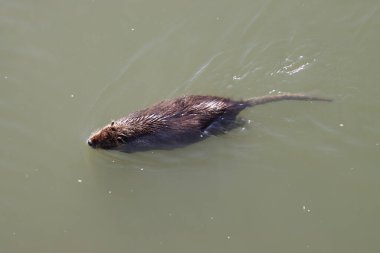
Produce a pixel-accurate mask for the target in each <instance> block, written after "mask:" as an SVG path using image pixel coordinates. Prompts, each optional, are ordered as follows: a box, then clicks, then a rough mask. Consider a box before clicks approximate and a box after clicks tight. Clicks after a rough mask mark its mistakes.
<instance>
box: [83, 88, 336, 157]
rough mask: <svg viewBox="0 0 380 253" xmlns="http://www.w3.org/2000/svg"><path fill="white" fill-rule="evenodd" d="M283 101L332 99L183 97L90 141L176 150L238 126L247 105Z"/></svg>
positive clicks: (113, 146) (130, 149) (120, 123)
mask: <svg viewBox="0 0 380 253" xmlns="http://www.w3.org/2000/svg"><path fill="white" fill-rule="evenodd" d="M281 100H306V101H331V99H327V98H319V97H313V96H307V95H304V94H293V93H281V94H278V95H268V96H262V97H255V98H251V99H247V100H240V101H236V100H232V99H228V98H223V97H216V96H201V95H191V96H182V97H179V98H175V99H171V100H164V101H162V102H160V103H158V104H156V105H153V106H151V107H148V108H146V109H143V110H141V111H137V112H133V113H131V114H129V115H128V116H127V117H123V118H121V119H118V120H116V121H112V122H111V123H110V124H109V125H107V126H105V127H103V128H102V129H100V130H99V131H97V132H95V133H94V134H92V135H91V137H90V138H89V139H88V141H87V143H88V145H90V146H91V147H93V148H100V149H113V150H119V151H123V152H135V151H144V150H151V149H172V148H175V147H181V146H185V145H187V144H190V143H194V142H197V141H200V140H202V139H204V138H206V137H208V136H210V135H217V134H220V133H224V132H225V131H226V130H230V129H232V128H234V127H236V126H237V125H238V121H237V119H236V117H237V115H238V114H239V112H240V111H242V110H243V109H245V108H247V107H251V106H255V105H261V104H265V103H269V102H275V101H281Z"/></svg>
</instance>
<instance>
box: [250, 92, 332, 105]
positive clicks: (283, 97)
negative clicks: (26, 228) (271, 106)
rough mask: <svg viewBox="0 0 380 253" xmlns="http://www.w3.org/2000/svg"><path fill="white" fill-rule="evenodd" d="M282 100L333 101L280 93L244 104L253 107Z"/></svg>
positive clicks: (252, 99)
mask: <svg viewBox="0 0 380 253" xmlns="http://www.w3.org/2000/svg"><path fill="white" fill-rule="evenodd" d="M282 100H304V101H325V102H331V101H333V100H332V99H330V98H321V97H313V96H307V95H304V94H301V93H281V94H278V95H267V96H262V97H255V98H251V99H247V100H246V101H245V102H246V103H247V104H248V105H249V106H255V105H262V104H266V103H270V102H277V101H282Z"/></svg>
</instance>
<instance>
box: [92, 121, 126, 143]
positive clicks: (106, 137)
mask: <svg viewBox="0 0 380 253" xmlns="http://www.w3.org/2000/svg"><path fill="white" fill-rule="evenodd" d="M87 143H88V145H89V146H91V147H92V148H100V149H117V148H118V147H119V146H120V145H123V144H125V143H126V135H125V134H123V133H122V132H121V129H120V127H118V126H116V125H115V122H114V121H112V122H111V124H109V125H107V126H105V127H103V128H102V129H100V130H99V131H97V132H95V133H94V134H92V135H91V136H90V138H89V139H88V140H87Z"/></svg>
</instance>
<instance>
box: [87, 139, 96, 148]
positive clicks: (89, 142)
mask: <svg viewBox="0 0 380 253" xmlns="http://www.w3.org/2000/svg"><path fill="white" fill-rule="evenodd" d="M87 144H88V145H89V146H90V147H94V146H93V145H94V143H93V142H92V140H91V139H88V140H87Z"/></svg>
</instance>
